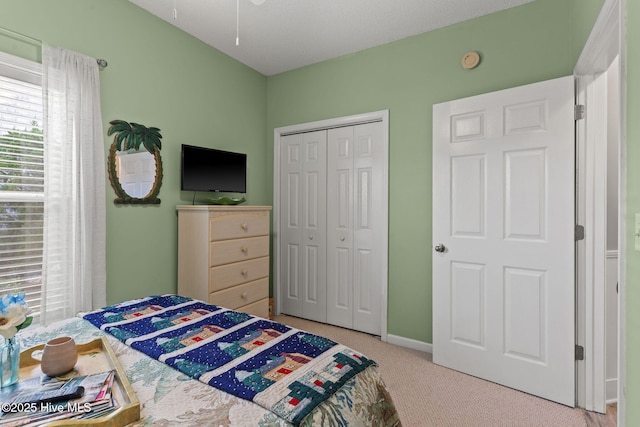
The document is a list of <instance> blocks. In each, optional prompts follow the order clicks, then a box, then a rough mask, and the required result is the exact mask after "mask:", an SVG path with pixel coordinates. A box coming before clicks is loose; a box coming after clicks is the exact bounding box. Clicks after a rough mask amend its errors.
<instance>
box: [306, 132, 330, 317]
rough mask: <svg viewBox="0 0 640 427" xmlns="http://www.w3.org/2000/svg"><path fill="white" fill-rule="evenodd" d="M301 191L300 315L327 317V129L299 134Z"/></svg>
mask: <svg viewBox="0 0 640 427" xmlns="http://www.w3.org/2000/svg"><path fill="white" fill-rule="evenodd" d="M302 142H303V158H304V192H303V195H302V197H303V200H302V215H303V226H304V227H303V237H302V240H303V242H304V243H303V245H304V259H303V260H302V261H303V263H304V264H303V265H302V267H301V268H302V271H303V277H302V280H303V282H302V287H303V298H304V299H303V302H302V314H303V317H305V318H306V319H310V320H315V321H317V322H326V320H327V311H326V306H327V284H326V283H327V270H326V268H325V266H326V265H327V261H326V258H327V219H326V217H327V213H326V198H327V132H326V131H324V130H323V131H317V132H309V133H304V134H302Z"/></svg>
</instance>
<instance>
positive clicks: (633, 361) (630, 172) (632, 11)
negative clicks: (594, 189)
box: [626, 0, 640, 426]
mask: <svg viewBox="0 0 640 427" xmlns="http://www.w3.org/2000/svg"><path fill="white" fill-rule="evenodd" d="M626 4H627V11H626V12H627V15H626V18H627V21H626V32H627V37H626V40H627V46H626V47H627V49H626V60H627V64H626V75H627V79H626V82H627V259H626V261H627V269H626V271H627V280H626V313H627V317H626V320H627V322H626V328H627V334H626V338H627V342H626V344H627V352H626V356H627V364H626V368H627V399H626V403H627V412H626V418H627V419H626V421H627V425H628V426H638V425H640V405H638V402H640V366H639V365H638V363H637V362H638V360H640V333H638V331H640V287H639V286H638V283H640V252H638V251H637V250H636V249H635V244H634V243H635V242H634V240H635V239H634V237H633V234H634V232H635V214H636V213H640V168H638V163H639V162H640V122H639V121H638V120H637V119H636V117H638V116H639V115H640V79H638V76H639V75H640V29H639V28H638V24H639V23H640V3H639V2H637V1H635V0H626Z"/></svg>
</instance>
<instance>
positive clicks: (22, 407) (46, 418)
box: [0, 371, 117, 427]
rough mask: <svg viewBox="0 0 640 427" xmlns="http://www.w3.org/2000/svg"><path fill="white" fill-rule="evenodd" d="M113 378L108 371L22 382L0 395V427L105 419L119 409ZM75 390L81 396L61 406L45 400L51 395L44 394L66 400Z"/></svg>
mask: <svg viewBox="0 0 640 427" xmlns="http://www.w3.org/2000/svg"><path fill="white" fill-rule="evenodd" d="M114 377H115V371H106V372H100V373H97V374H91V375H82V376H77V377H72V378H71V379H68V380H65V381H51V379H49V378H48V377H46V378H43V377H36V378H30V379H28V380H23V381H20V382H18V383H17V384H16V385H15V386H12V387H7V388H6V389H2V391H1V392H0V403H1V404H2V412H0V426H6V427H16V426H22V425H28V426H36V425H40V424H43V423H49V422H52V421H56V420H61V419H69V418H73V419H85V418H94V417H97V416H103V415H105V414H107V413H109V412H110V411H112V410H115V409H116V408H117V406H116V404H115V402H114V399H113V396H112V392H111V391H112V387H113V382H114ZM76 390H79V391H81V392H82V395H81V396H80V397H77V398H74V399H70V400H62V401H59V402H50V401H48V400H47V399H46V398H47V397H48V396H50V395H51V393H45V392H50V391H54V392H55V393H53V394H54V395H63V396H66V395H67V393H68V392H70V391H76ZM43 397H45V399H44V400H42V398H43Z"/></svg>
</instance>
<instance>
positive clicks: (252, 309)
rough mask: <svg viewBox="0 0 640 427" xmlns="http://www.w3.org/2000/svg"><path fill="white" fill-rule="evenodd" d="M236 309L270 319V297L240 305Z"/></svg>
mask: <svg viewBox="0 0 640 427" xmlns="http://www.w3.org/2000/svg"><path fill="white" fill-rule="evenodd" d="M236 310H237V311H241V312H243V313H247V314H251V315H252V316H258V317H263V318H265V319H268V318H269V298H265V299H261V300H260V301H256V302H254V303H253V304H247V305H244V306H242V307H238V308H237V309H236Z"/></svg>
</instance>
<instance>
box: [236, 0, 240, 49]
mask: <svg viewBox="0 0 640 427" xmlns="http://www.w3.org/2000/svg"><path fill="white" fill-rule="evenodd" d="M236 46H240V0H236Z"/></svg>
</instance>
